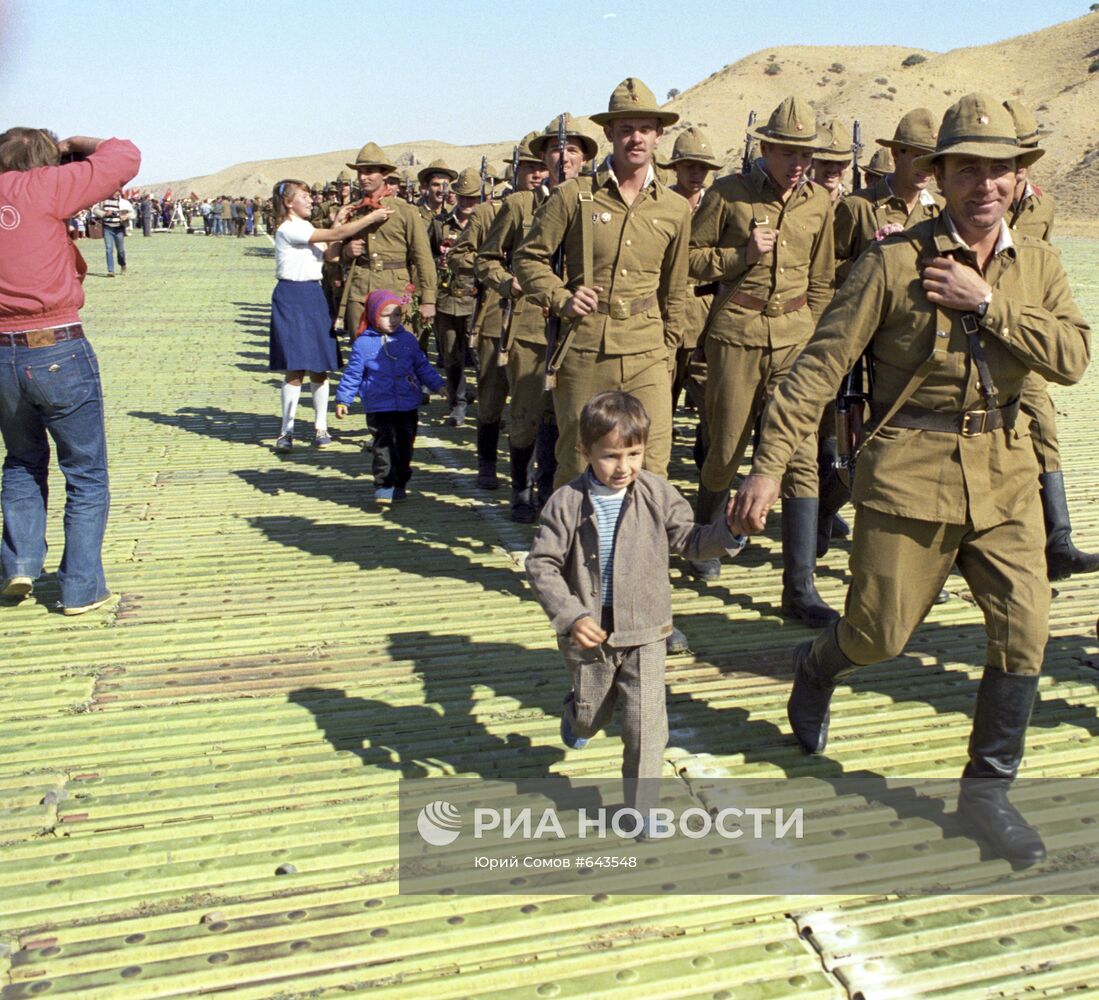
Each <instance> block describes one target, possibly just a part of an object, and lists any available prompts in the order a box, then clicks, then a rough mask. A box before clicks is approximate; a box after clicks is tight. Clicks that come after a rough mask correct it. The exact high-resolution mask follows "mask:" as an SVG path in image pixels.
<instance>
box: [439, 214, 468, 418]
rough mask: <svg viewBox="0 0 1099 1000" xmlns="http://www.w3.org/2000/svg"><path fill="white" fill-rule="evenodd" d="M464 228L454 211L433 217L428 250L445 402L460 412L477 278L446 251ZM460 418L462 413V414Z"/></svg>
mask: <svg viewBox="0 0 1099 1000" xmlns="http://www.w3.org/2000/svg"><path fill="white" fill-rule="evenodd" d="M467 228H468V224H466V225H463V224H462V223H461V222H459V221H458V216H457V214H456V213H455V212H449V213H447V214H446V215H443V216H437V217H436V218H435V219H433V220H432V223H431V251H432V253H433V254H434V255H435V262H436V268H437V270H438V273H439V298H438V301H437V303H436V310H437V311H436V313H435V334H436V337H437V343H438V349H439V354H440V356H441V357H442V360H443V369H444V370H445V372H446V380H447V403H448V404H449V406H450V407H451V410H453V409H454V408H455V407H459V406H460V407H461V408H462V409H463V411H464V407H465V401H466V400H465V394H466V375H465V365H466V350H467V349H468V348H469V331H470V326H471V323H472V320H473V310H474V306H475V305H476V302H477V279H476V277H475V276H474V273H473V261H472V259H470V258H469V256H468V255H465V256H462V255H459V257H458V258H457V259H456V260H454V259H451V256H450V250H451V247H453V246H455V245H456V244H457V242H458V240H459V239H460V238H461V236H462V234H463V233H464V232H465V230H466V229H467ZM463 419H464V412H463Z"/></svg>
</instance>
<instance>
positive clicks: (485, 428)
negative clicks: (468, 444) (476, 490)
mask: <svg viewBox="0 0 1099 1000" xmlns="http://www.w3.org/2000/svg"><path fill="white" fill-rule="evenodd" d="M499 444H500V422H499V421H496V423H494V424H478V425H477V485H478V487H480V488H481V489H482V490H495V489H498V488H499V486H500V482H499V480H498V479H497V478H496V449H497V447H498V446H499Z"/></svg>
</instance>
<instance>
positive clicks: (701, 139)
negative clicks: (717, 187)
mask: <svg viewBox="0 0 1099 1000" xmlns="http://www.w3.org/2000/svg"><path fill="white" fill-rule="evenodd" d="M677 163H701V164H703V165H704V166H706V167H707V168H708V169H710V170H720V169H721V162H720V161H719V160H718V159H717V158H716V157H715V156H714V147H713V146H712V145H711V143H710V139H709V136H707V135H706V133H705V132H703V131H702V129H700V128H696V127H695V126H694V125H692V126H690V128H685V129H684V130H683V131H682V132H680V133H679V135H677V136H676V137H675V145H674V146H672V155H671V159H668V160H665V161H663V162H662V163H660V164H659V165H660V166H661V167H664V168H665V169H668V170H670V169H672V168H673V167H675V165H676V164H677Z"/></svg>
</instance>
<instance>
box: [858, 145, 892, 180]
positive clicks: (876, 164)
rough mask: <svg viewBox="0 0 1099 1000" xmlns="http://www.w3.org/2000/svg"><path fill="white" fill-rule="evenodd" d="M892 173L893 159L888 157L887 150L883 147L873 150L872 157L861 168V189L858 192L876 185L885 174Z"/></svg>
mask: <svg viewBox="0 0 1099 1000" xmlns="http://www.w3.org/2000/svg"><path fill="white" fill-rule="evenodd" d="M892 172H893V157H892V156H890V155H889V150H888V149H886V148H885V147H882V148H881V149H875V150H874V155H873V156H871V157H870V159H869V160H867V161H866V166H865V167H863V168H862V183H863V187H862V188H860V189H859V190H860V191H863V190H865V189H866V188H868V187H870V186H871V185H873V184H877V183H878V181H880V180H881V179H882V178H883V177H884V176H885V175H886V174H891V173H892Z"/></svg>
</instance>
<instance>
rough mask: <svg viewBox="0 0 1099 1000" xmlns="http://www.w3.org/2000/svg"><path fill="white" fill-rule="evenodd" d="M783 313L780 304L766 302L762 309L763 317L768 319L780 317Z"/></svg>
mask: <svg viewBox="0 0 1099 1000" xmlns="http://www.w3.org/2000/svg"><path fill="white" fill-rule="evenodd" d="M784 311H785V310H784V309H783V306H782V303H781V302H768V303H767V305H765V306H764V307H763V315H764V316H767V317H768V318H770V319H774V318H775V317H776V316H781V315H782V314H783V312H784Z"/></svg>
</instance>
